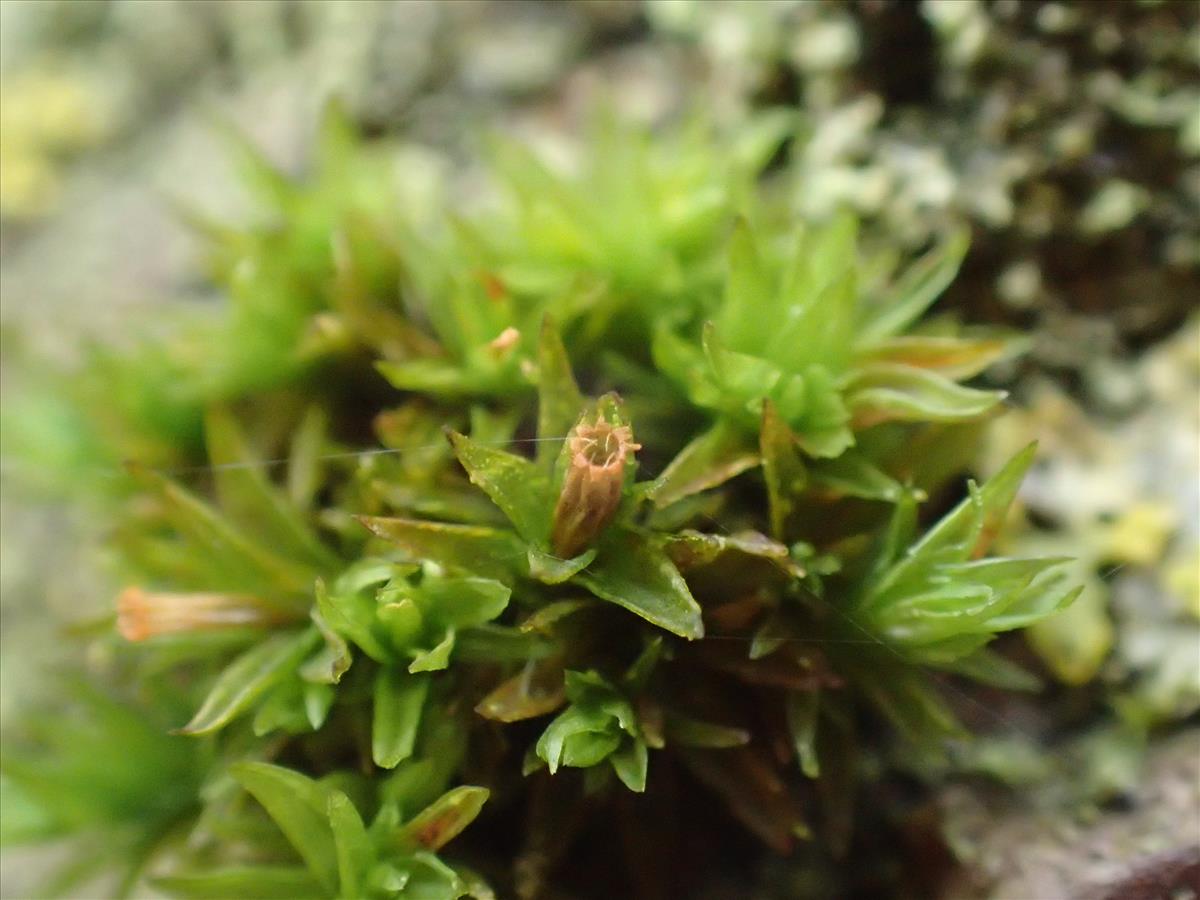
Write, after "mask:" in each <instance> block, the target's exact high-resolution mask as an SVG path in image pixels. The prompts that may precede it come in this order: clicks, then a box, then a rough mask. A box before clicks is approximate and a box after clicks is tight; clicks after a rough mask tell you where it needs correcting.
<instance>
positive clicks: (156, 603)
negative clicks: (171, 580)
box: [117, 587, 281, 641]
mask: <svg viewBox="0 0 1200 900" xmlns="http://www.w3.org/2000/svg"><path fill="white" fill-rule="evenodd" d="M280 620H281V619H280V616H279V615H278V614H277V613H274V612H272V611H271V610H269V609H266V608H264V607H263V605H262V603H261V602H260V601H258V600H256V599H255V598H253V597H245V596H240V595H236V594H208V593H196V594H172V593H165V592H160V591H144V590H142V589H141V588H139V587H129V588H126V589H125V590H123V591H121V595H120V596H119V597H117V631H118V632H120V634H121V637H123V638H125V640H127V641H144V640H146V639H148V638H152V637H156V636H158V635H161V634H183V633H187V632H193V631H211V630H213V629H216V628H236V627H238V626H254V625H271V624H275V623H277V622H279V621H280Z"/></svg>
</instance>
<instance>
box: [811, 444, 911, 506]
mask: <svg viewBox="0 0 1200 900" xmlns="http://www.w3.org/2000/svg"><path fill="white" fill-rule="evenodd" d="M811 476H812V482H813V484H814V485H816V486H818V487H820V488H823V489H824V490H826V491H829V492H832V493H834V494H836V495H839V496H846V497H860V498H862V499H863V500H886V501H888V502H891V503H895V502H897V501H898V500H899V499H900V498H901V497H903V496H904V495H905V491H904V487H903V486H902V485H901V484H900V482H898V481H896V480H895V479H894V478H892V477H891V476H890V475H888V474H887V473H886V472H884V471H883V470H882V469H880V468H879V467H878V466H876V465H875V464H874V463H873V462H871V461H870V460H869V459H868V458H867V457H866V456H865V455H864V454H862V453H858V452H856V451H854V450H847V451H846V452H845V453H843V454H842V455H841V456H839V457H837V458H836V459H826V460H821V461H820V462H819V463H816V464H815V465H814V466H813V467H812V471H811Z"/></svg>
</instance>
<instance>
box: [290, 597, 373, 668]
mask: <svg viewBox="0 0 1200 900" xmlns="http://www.w3.org/2000/svg"><path fill="white" fill-rule="evenodd" d="M344 582H345V579H341V578H339V579H338V581H337V582H336V583H335V585H334V587H335V588H336V589H337V591H336V593H331V592H330V591H329V589H328V588H327V587H326V586H325V582H324V581H322V580H320V579H318V580H317V583H316V587H315V588H314V591H313V595H314V596H315V597H316V601H317V612H318V613H319V614H320V616H321V618H322V619H323V620H324V621H325V622H326V623H327V624H328V626H329V627H330V628H331V629H332V630H333V632H334V633H335V634H337V635H340V636H341V637H343V638H347V639H349V640H350V641H353V642H354V644H355V645H356V646H357V647H358V648H359V649H360V650H362V651H363V652H364V653H365V654H367V656H369V657H371V659H373V660H375V661H376V662H379V663H382V662H387V661H388V660H389V659H390V658H391V656H392V654H391V651H390V650H389V649H388V648H387V647H385V646H384V644H383V643H382V642H381V641H380V640H379V637H378V636H377V635H376V633H375V620H376V617H377V615H378V612H377V607H376V603H375V599H374V597H373V596H371V595H370V594H368V593H367V591H366V590H353V589H352V588H353V585H345V584H344ZM327 646H328V645H327ZM306 670H307V669H306ZM331 674H332V672H331Z"/></svg>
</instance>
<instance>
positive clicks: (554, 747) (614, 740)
mask: <svg viewBox="0 0 1200 900" xmlns="http://www.w3.org/2000/svg"><path fill="white" fill-rule="evenodd" d="M580 734H601V735H605V736H606V737H605V738H604V740H605V742H606V743H608V744H610V745H611V746H610V752H611V750H612V749H615V748H616V747H617V746H618V745H619V744H620V735H619V734H618V733H617V732H616V722H614V720H613V717H612V716H611V715H610V714H609V713H608V712H607V711H606V710H604V709H602V708H598V707H595V706H585V705H581V704H577V703H576V704H572V705H571V706H569V707H567V708H566V709H565V710H564V711H563V712H562V713H560V714H559V715H558V717H557V718H556V719H555V720H554V721H553V722H551V723H550V724H549V725H548V726H547V727H546V730H545V731H543V732H542V736H541V737H540V738H538V742H537V748H536V749H537V755H538V756H539V757H540V758H542V759H543V760H545V761H546V764H547V765H548V766H549V767H550V774H552V775H553V774H554V773H555V772H557V771H558V767H559V766H560V765H571V763H569V762H567V761H566V759H565V756H566V748H567V743H568V741H570V740H572V739H573V738H574V737H575V736H576V735H580ZM582 749H584V750H586V749H589V748H588V747H582ZM590 749H595V748H594V747H592V748H590ZM600 758H601V759H603V756H602V757H600ZM597 761H598V760H597Z"/></svg>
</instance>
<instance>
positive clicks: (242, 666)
mask: <svg viewBox="0 0 1200 900" xmlns="http://www.w3.org/2000/svg"><path fill="white" fill-rule="evenodd" d="M319 641H320V637H319V635H318V634H317V631H316V629H314V628H309V629H306V630H304V631H302V632H300V633H298V634H296V633H292V634H277V635H274V636H272V637H269V638H267V639H266V640H265V641H263V642H262V643H260V644H257V645H255V646H254V647H252V648H250V649H249V650H247V651H246V652H245V653H243V654H242V655H241V656H239V657H238V658H237V659H235V660H234V661H233V662H231V663H230V664H229V665H228V666H227V667H226V668H225V670H224V671H223V672H221V674H220V675H218V676H217V680H216V682H215V683H214V684H213V686H212V688H210V689H209V692H208V696H207V697H205V698H204V702H203V703H202V704H201V705H200V708H199V709H198V710H196V714H195V715H194V716H193V717H192V720H191V721H190V722H188V723H187V725H185V726H184V727H183V728H181V729H179V731H180V733H181V734H208V733H209V732H211V731H216V730H217V729H219V728H221V727H223V726H224V725H226V724H227V723H229V722H230V721H231V720H232V719H234V718H235V717H236V716H238V715H240V714H241V713H243V712H245V711H246V710H247V709H249V708H250V707H251V706H252V705H253V704H254V703H255V702H256V701H257V700H258V699H259V698H260V697H262V696H263V694H265V693H266V692H267V691H268V690H269V689H270V688H272V687H274V686H275V685H276V684H278V683H279V682H280V681H281V680H282V679H284V678H287V677H290V676H292V675H294V674H295V672H296V669H297V668H298V667H299V665H300V663H301V662H303V660H304V658H305V657H306V656H308V654H310V653H311V652H312V651H313V650H314V649H316V646H317V644H318V642H319Z"/></svg>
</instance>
